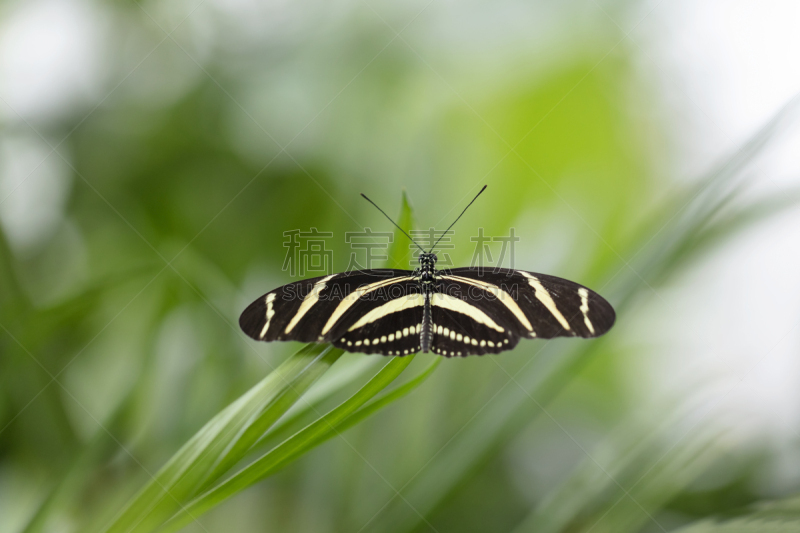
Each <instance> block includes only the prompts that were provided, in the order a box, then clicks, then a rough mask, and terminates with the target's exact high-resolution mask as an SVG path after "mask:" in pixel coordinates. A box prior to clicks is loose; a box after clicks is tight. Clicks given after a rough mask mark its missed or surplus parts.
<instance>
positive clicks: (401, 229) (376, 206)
mask: <svg viewBox="0 0 800 533" xmlns="http://www.w3.org/2000/svg"><path fill="white" fill-rule="evenodd" d="M361 196H363V197H364V199H365V200H366V201H368V202H369V203H371V204H372V205H374V206H375V208H376V209H377V210H378V211H380V212H381V213H383V216H385V217H386V218H388V219H389V222H391V223H392V224H394V225H395V227H396V228H397V229H399V230H400V231H402V232H403V235H405V236H406V237H408V240H410V241H411V242H413V243H414V244H416V245H417V248H419V249H420V250H421V251H422V253H425V249H424V248H422V246H420V245H419V244H417V241H415V240H414V239H412V238H411V235H409V234H408V233H406V232H405V230H404V229H403V228H401V227H400V226H398V225H397V222H395V221H394V220H392V219H391V218H390V217H389V215H387V214H386V212H385V211H384V210H383V209H381V208H380V207H378V204H376V203H375V202H373V201H372V200H370V199H369V198H367V195H366V194H364V193H363V192H362V193H361Z"/></svg>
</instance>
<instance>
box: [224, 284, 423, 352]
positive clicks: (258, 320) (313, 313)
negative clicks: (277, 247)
mask: <svg viewBox="0 0 800 533" xmlns="http://www.w3.org/2000/svg"><path fill="white" fill-rule="evenodd" d="M409 280H411V272H410V271H407V270H393V269H384V270H359V271H353V272H345V273H342V274H334V275H331V276H322V277H318V278H311V279H306V280H301V281H297V282H294V283H289V284H287V285H284V286H282V287H278V288H277V289H275V290H273V291H270V292H268V293H266V294H264V295H263V296H261V297H259V298H258V299H257V300H255V301H254V302H253V303H251V304H250V305H249V306H248V307H247V308H246V309H245V310H244V312H243V313H242V314H241V316H240V317H239V325H240V326H241V328H242V330H243V331H244V332H245V333H247V334H248V335H249V336H250V337H252V338H254V339H256V340H263V341H276V340H280V341H300V342H332V341H334V340H336V339H338V338H339V337H341V335H342V334H343V333H344V332H343V331H342V328H343V326H342V324H343V323H345V322H347V321H348V320H349V321H350V322H351V323H353V322H355V320H354V319H353V318H352V317H354V316H355V314H354V313H357V314H359V315H364V314H366V313H368V312H370V310H371V309H373V308H375V307H378V306H380V305H381V304H382V303H385V301H386V300H387V299H388V298H390V296H391V295H399V294H408V282H409ZM349 351H356V350H349Z"/></svg>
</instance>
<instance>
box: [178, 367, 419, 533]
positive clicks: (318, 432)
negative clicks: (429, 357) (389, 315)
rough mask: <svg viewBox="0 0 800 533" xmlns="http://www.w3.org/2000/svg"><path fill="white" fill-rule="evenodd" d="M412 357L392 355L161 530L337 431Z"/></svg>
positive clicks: (197, 513) (190, 517)
mask: <svg viewBox="0 0 800 533" xmlns="http://www.w3.org/2000/svg"><path fill="white" fill-rule="evenodd" d="M414 357H415V356H414V355H409V356H405V357H395V358H392V360H391V361H389V363H388V364H386V365H385V366H384V367H383V368H381V370H380V372H378V374H377V375H375V376H374V377H373V378H372V379H371V380H369V382H367V384H366V385H364V386H363V387H362V388H361V389H360V390H359V391H358V392H356V393H355V394H354V395H353V396H351V397H350V398H349V399H348V400H347V401H345V402H344V403H342V404H341V405H339V406H338V407H336V408H335V409H333V410H332V411H331V412H329V413H328V414H327V415H325V416H323V417H321V418H320V419H319V420H317V421H315V422H314V423H312V424H310V425H309V426H307V427H306V428H305V429H303V430H302V431H300V432H298V433H296V434H295V435H294V436H292V437H291V438H290V439H288V440H286V441H285V442H283V443H282V444H281V445H279V446H278V447H276V448H274V449H273V450H271V451H270V452H268V453H267V454H265V455H264V456H263V457H261V458H260V459H258V460H256V461H255V462H253V463H252V464H250V465H248V466H247V467H245V468H244V469H242V470H241V471H240V472H238V473H237V474H236V475H234V476H233V477H232V478H230V479H228V480H227V481H225V482H224V483H222V484H220V485H219V486H217V487H215V488H213V489H212V490H210V491H209V492H207V493H205V494H203V495H202V496H200V497H199V498H197V499H196V500H195V501H193V502H191V503H190V504H189V505H187V506H186V507H185V508H184V509H183V510H182V511H181V512H180V513H179V514H178V515H177V516H176V517H175V518H174V519H173V520H171V521H170V522H169V523H168V524H167V525H166V526H165V528H164V529H163V531H164V532H169V531H177V530H178V529H180V528H181V527H183V526H185V525H186V524H187V523H189V522H191V521H192V520H193V519H195V518H196V517H198V516H200V515H201V514H203V513H205V512H206V511H208V510H209V509H211V508H212V507H214V506H215V505H217V504H219V503H221V502H222V501H224V500H226V499H227V498H229V497H231V496H233V495H234V494H237V493H239V492H240V491H242V490H244V489H246V488H247V487H249V486H251V485H253V484H254V483H256V482H258V481H260V480H262V479H264V478H265V477H267V476H269V475H271V474H273V473H274V472H275V471H277V470H278V469H280V468H281V467H283V466H285V465H286V464H288V463H289V462H291V461H292V460H294V459H295V458H297V457H298V456H300V455H302V454H304V453H305V452H307V451H308V450H310V449H311V448H313V447H314V446H316V445H317V444H319V443H321V442H323V441H324V440H325V439H326V438H328V437H329V436H332V435H334V434H338V433H339V430H338V429H337V426H338V425H339V424H341V423H342V422H343V421H344V420H345V419H347V417H349V416H350V415H352V414H354V413H355V412H356V411H357V410H358V409H359V408H361V407H362V406H363V405H364V404H365V403H366V402H367V401H369V400H370V399H371V398H373V397H374V396H375V395H376V394H378V393H379V392H380V391H382V390H383V389H384V388H386V387H387V386H388V385H389V384H390V383H391V382H392V381H394V380H395V378H397V376H399V375H400V373H401V372H402V371H403V370H405V368H406V367H407V366H408V365H409V364H411V361H413V359H414Z"/></svg>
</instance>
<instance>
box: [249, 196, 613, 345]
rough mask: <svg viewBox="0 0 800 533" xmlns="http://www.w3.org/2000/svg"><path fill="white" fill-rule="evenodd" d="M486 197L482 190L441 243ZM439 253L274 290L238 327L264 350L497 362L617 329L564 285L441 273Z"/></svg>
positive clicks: (551, 279) (606, 314)
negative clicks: (310, 348)
mask: <svg viewBox="0 0 800 533" xmlns="http://www.w3.org/2000/svg"><path fill="white" fill-rule="evenodd" d="M485 189H486V186H485V185H484V187H483V188H482V189H481V190H480V192H479V193H478V194H477V195H476V196H475V198H473V199H472V201H471V202H470V203H469V204H468V205H467V207H465V208H464V210H463V211H462V212H461V214H460V215H459V216H458V217H457V218H456V220H455V221H454V222H453V224H451V225H450V227H449V228H448V229H447V230H445V233H444V234H443V236H444V235H445V234H447V232H448V231H449V230H450V229H451V228H452V227H453V225H454V224H455V223H456V222H457V221H458V219H460V218H461V216H463V214H464V212H466V210H467V208H469V206H470V205H472V203H473V202H474V201H475V200H476V199H477V198H478V196H480V195H481V193H482V192H483V191H484V190H485ZM362 196H364V198H365V199H366V200H367V201H369V202H370V203H371V204H372V205H374V206H375V207H376V208H378V210H379V211H380V212H381V213H383V214H384V216H386V218H388V219H389V221H391V222H392V223H393V224H394V225H395V226H397V228H398V229H400V231H402V232H403V233H404V234H405V235H406V236H407V237H408V238H409V239H411V237H410V236H409V235H408V234H407V233H406V232H405V231H403V229H402V228H400V226H398V225H397V224H396V223H395V222H394V221H393V220H392V219H391V218H390V217H389V216H388V215H387V214H386V213H385V212H384V211H383V210H382V209H381V208H380V207H378V206H377V205H376V204H375V203H374V202H373V201H372V200H370V199H369V198H367V197H366V196H365V195H363V194H362ZM439 240H441V238H440V239H439ZM411 241H412V242H414V240H413V239H411ZM438 243H439V241H437V242H436V243H435V244H434V245H433V247H431V249H430V250H429V251H427V252H426V251H425V250H424V249H423V248H422V247H420V246H419V245H418V244H417V243H416V242H414V244H417V247H419V248H420V250H421V253H420V254H419V266H418V267H417V268H416V269H415V270H413V271H412V270H399V269H369V270H357V271H351V272H343V273H340V274H333V275H330V276H321V277H317V278H311V279H305V280H301V281H296V282H294V283H289V284H288V285H284V286H282V287H278V288H277V289H274V290H272V291H270V292H268V293H266V294H264V295H263V296H261V297H259V298H258V299H257V300H255V301H254V302H253V303H251V304H250V305H249V306H248V307H247V308H246V309H245V310H244V312H243V313H242V314H241V316H240V317H239V325H240V327H241V328H242V330H243V331H244V332H245V333H246V334H247V335H249V336H250V337H252V338H253V339H256V340H260V341H300V342H319V343H331V344H333V345H334V346H336V347H338V348H341V349H342V350H345V351H347V352H359V353H368V354H373V353H377V354H382V355H399V356H403V355H409V354H413V353H417V352H434V353H437V354H439V355H443V356H445V357H458V356H461V357H465V356H467V355H483V354H487V353H500V352H503V351H505V350H510V349H512V348H514V347H515V346H516V345H517V343H518V342H519V340H520V339H522V338H526V339H550V338H553V337H584V338H590V337H598V336H600V335H603V334H604V333H606V332H607V331H608V330H609V329H611V327H612V326H613V325H614V321H615V317H616V315H615V312H614V308H613V307H612V306H611V304H609V303H608V302H607V301H606V300H605V299H604V298H603V297H602V296H600V295H599V294H597V293H596V292H594V291H592V290H591V289H589V288H587V287H584V286H583V285H579V284H578V283H575V282H572V281H568V280H566V279H562V278H557V277H555V276H548V275H545V274H537V273H535V272H528V271H525V270H514V269H492V270H488V269H485V268H473V267H464V268H453V269H444V270H437V269H436V260H437V256H436V254H435V253H433V250H434V249H435V248H436V246H437V245H438Z"/></svg>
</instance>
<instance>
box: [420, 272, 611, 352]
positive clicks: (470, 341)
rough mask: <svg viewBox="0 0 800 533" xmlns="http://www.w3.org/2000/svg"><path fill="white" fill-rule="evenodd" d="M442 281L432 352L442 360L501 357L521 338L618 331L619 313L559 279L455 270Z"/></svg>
mask: <svg viewBox="0 0 800 533" xmlns="http://www.w3.org/2000/svg"><path fill="white" fill-rule="evenodd" d="M438 279H439V280H440V281H439V284H438V286H437V294H435V295H434V296H433V298H432V307H431V313H432V318H433V322H434V324H435V329H434V338H433V344H432V347H433V351H434V352H436V353H441V354H442V355H447V356H453V355H469V354H484V353H498V352H501V351H504V350H508V349H511V348H513V347H514V346H515V345H516V343H517V341H518V340H519V338H521V337H527V338H544V339H550V338H553V337H575V336H577V337H587V338H588V337H597V336H600V335H602V334H604V333H605V332H606V331H608V330H609V329H610V328H611V326H613V325H614V320H615V313H614V309H613V308H612V307H611V305H610V304H609V303H608V302H607V301H606V300H605V299H604V298H603V297H602V296H600V295H599V294H597V293H596V292H594V291H592V290H590V289H588V288H587V287H584V286H583V285H579V284H577V283H574V282H572V281H568V280H565V279H562V278H557V277H555V276H548V275H545V274H537V273H534V272H526V271H522V270H510V269H496V270H487V269H479V268H455V269H452V270H447V271H442V272H440V273H439V276H438ZM440 326H441V327H440ZM481 341H485V344H484V343H483V342H481ZM498 342H499V344H498Z"/></svg>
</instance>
